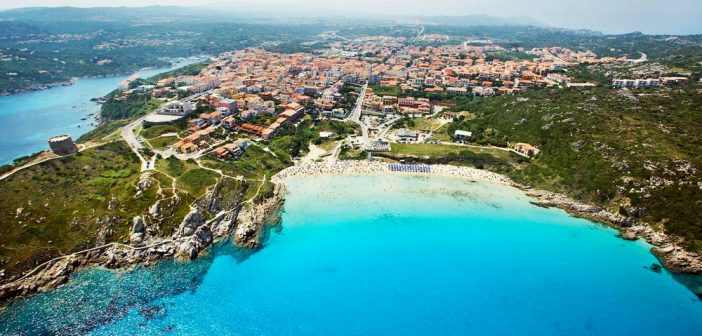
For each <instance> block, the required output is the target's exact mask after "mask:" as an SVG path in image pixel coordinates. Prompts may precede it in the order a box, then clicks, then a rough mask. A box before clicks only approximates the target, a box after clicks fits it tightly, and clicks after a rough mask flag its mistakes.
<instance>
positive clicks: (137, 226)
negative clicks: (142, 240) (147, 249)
mask: <svg viewBox="0 0 702 336" xmlns="http://www.w3.org/2000/svg"><path fill="white" fill-rule="evenodd" d="M132 233H144V219H143V218H141V216H135V217H134V218H132Z"/></svg>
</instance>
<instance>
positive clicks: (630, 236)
mask: <svg viewBox="0 0 702 336" xmlns="http://www.w3.org/2000/svg"><path fill="white" fill-rule="evenodd" d="M619 236H620V237H621V238H622V239H625V240H637V239H639V237H638V236H637V235H636V232H633V231H631V230H625V231H622V232H621V233H620V234H619Z"/></svg>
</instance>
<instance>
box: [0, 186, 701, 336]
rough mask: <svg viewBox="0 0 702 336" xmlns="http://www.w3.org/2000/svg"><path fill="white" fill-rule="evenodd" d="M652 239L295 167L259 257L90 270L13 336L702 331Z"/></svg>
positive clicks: (509, 205) (23, 307) (223, 249)
mask: <svg viewBox="0 0 702 336" xmlns="http://www.w3.org/2000/svg"><path fill="white" fill-rule="evenodd" d="M654 263H657V260H656V259H655V258H654V257H653V255H651V253H650V252H649V246H648V245H646V244H645V243H643V242H629V241H624V240H621V239H618V238H616V232H615V231H614V230H612V229H609V228H606V227H603V226H601V225H597V224H594V223H592V222H589V221H587V220H584V219H578V218H574V217H571V216H569V215H567V214H566V213H564V212H563V211H561V210H557V209H543V208H539V207H535V206H532V205H531V204H530V203H529V199H528V198H527V197H526V196H524V195H523V194H522V193H521V192H520V191H518V190H516V189H513V188H510V187H506V186H502V185H495V184H489V183H482V182H470V181H464V180H458V179H451V178H440V177H431V178H429V177H416V176H400V175H390V176H345V177H338V176H337V177H333V176H327V177H304V178H295V179H292V180H291V181H290V183H289V184H288V197H287V199H286V202H285V207H284V211H283V213H282V223H281V224H280V225H279V226H276V227H274V228H272V229H271V230H270V232H269V234H268V239H267V240H266V242H265V245H264V247H263V248H262V249H260V250H259V251H256V252H254V253H249V252H246V251H242V250H239V249H236V248H234V247H232V246H231V243H229V242H225V243H222V244H220V245H218V246H216V247H215V248H213V249H212V250H211V251H210V253H209V254H208V255H207V256H206V257H204V258H202V259H199V260H196V261H194V262H191V263H182V264H181V263H175V262H162V263H159V264H158V265H157V266H154V267H148V268H137V269H136V270H134V271H131V272H128V271H119V272H114V271H109V270H104V269H100V268H94V269H88V270H85V271H81V272H79V273H78V274H77V275H76V276H74V277H73V278H72V280H71V281H70V282H69V283H68V284H67V285H66V286H64V287H61V288H60V289H58V290H55V291H52V292H49V293H44V294H40V295H37V296H34V297H32V298H30V299H25V300H19V301H17V302H16V303H14V304H12V305H11V306H10V307H8V309H6V310H5V311H3V312H0V334H2V335H80V334H91V335H208V336H211V335H637V336H641V335H701V334H702V302H701V301H700V300H699V299H698V298H697V297H696V296H695V295H694V294H693V293H692V292H691V291H690V290H688V289H687V288H686V287H684V286H683V285H681V284H680V283H679V282H678V281H676V280H675V279H674V277H673V276H672V275H671V274H669V273H668V272H666V271H662V272H654V271H653V270H651V269H650V266H651V265H652V264H654Z"/></svg>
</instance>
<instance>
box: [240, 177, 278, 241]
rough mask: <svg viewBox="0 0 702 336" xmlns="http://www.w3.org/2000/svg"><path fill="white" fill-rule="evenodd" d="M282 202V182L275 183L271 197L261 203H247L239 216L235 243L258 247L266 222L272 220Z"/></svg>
mask: <svg viewBox="0 0 702 336" xmlns="http://www.w3.org/2000/svg"><path fill="white" fill-rule="evenodd" d="M282 203H283V197H282V191H281V187H280V184H274V188H273V195H272V196H271V197H269V198H268V199H266V200H265V201H263V202H262V203H260V204H247V205H246V206H245V207H244V208H243V209H242V210H241V211H239V216H238V217H237V225H236V231H235V232H234V244H236V245H237V246H239V247H244V248H249V249H255V248H258V247H259V246H260V244H261V235H262V232H263V229H264V227H265V224H266V222H267V221H271V219H272V218H273V217H274V215H275V214H276V212H277V210H278V209H279V208H280V206H281V205H282Z"/></svg>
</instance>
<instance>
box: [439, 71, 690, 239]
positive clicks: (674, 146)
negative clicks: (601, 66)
mask: <svg viewBox="0 0 702 336" xmlns="http://www.w3.org/2000/svg"><path fill="white" fill-rule="evenodd" d="M700 90H702V87H701V86H700V85H699V84H697V83H693V84H689V85H686V86H680V87H674V88H660V89H649V90H633V91H629V90H615V89H611V88H592V89H544V90H533V91H529V92H526V93H523V94H520V95H515V96H502V97H494V98H486V99H476V100H474V101H472V102H471V103H470V104H468V108H469V110H470V112H472V113H474V114H475V115H476V118H475V119H472V120H463V121H456V122H454V123H452V124H450V125H448V126H447V127H446V128H444V131H445V132H451V131H452V130H454V129H456V128H460V129H466V130H471V131H473V132H474V133H475V137H474V140H475V141H480V142H482V143H493V142H494V143H495V144H500V143H501V142H503V141H508V142H512V143H514V142H528V143H531V144H534V145H536V146H537V147H539V148H540V149H541V151H542V152H541V154H540V155H539V156H538V157H537V158H535V159H534V160H533V162H532V163H531V164H529V165H526V166H524V168H523V169H519V170H515V171H513V172H511V173H510V175H512V177H513V178H514V179H515V180H517V181H519V182H523V183H526V184H530V185H533V186H536V187H540V188H544V189H550V190H556V191H560V192H565V193H567V194H569V195H571V196H573V197H575V198H577V199H580V200H583V201H588V202H593V203H597V204H601V205H604V206H606V207H608V208H609V209H610V210H614V211H619V212H621V213H622V214H625V215H627V214H636V215H637V216H638V217H640V218H641V219H643V220H644V221H647V222H650V223H659V224H661V225H663V226H664V228H665V229H666V230H667V231H668V232H670V233H674V234H676V235H678V236H682V237H685V238H687V239H688V242H689V243H690V244H691V245H693V246H694V247H695V248H698V249H699V248H700V247H701V246H702V245H700V241H702V223H700V221H699V213H700V212H702V190H701V189H702V173H701V172H700V171H699V169H700V168H701V167H702V152H701V151H700V148H702V95H700Z"/></svg>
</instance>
